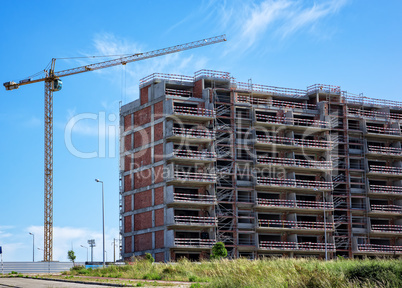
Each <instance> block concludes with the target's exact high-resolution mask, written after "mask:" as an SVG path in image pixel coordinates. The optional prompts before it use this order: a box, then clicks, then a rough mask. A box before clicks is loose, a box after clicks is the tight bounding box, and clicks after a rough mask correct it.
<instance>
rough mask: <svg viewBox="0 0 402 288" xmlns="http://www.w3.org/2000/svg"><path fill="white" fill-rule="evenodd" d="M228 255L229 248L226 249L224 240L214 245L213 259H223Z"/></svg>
mask: <svg viewBox="0 0 402 288" xmlns="http://www.w3.org/2000/svg"><path fill="white" fill-rule="evenodd" d="M226 256H228V250H226V248H225V244H223V242H217V243H216V244H215V245H214V246H213V247H212V255H211V259H222V258H224V257H226Z"/></svg>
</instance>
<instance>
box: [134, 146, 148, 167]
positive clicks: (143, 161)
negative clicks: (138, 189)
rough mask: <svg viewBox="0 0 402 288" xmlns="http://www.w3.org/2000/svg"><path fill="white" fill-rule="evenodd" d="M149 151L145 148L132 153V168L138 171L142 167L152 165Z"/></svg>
mask: <svg viewBox="0 0 402 288" xmlns="http://www.w3.org/2000/svg"><path fill="white" fill-rule="evenodd" d="M151 149H152V148H146V149H142V150H140V151H138V152H136V153H134V168H135V169H138V168H140V167H142V166H145V165H149V164H152V158H151V152H152V151H151Z"/></svg>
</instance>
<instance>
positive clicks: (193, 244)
mask: <svg viewBox="0 0 402 288" xmlns="http://www.w3.org/2000/svg"><path fill="white" fill-rule="evenodd" d="M215 243H216V240H215V239H199V238H174V246H175V247H177V248H195V249H197V248H198V249H199V248H201V249H205V248H207V249H209V248H212V246H214V244H215Z"/></svg>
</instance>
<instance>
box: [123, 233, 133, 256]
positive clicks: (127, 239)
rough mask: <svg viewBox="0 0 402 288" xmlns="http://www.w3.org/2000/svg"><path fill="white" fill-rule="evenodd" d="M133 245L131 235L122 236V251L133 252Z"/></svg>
mask: <svg viewBox="0 0 402 288" xmlns="http://www.w3.org/2000/svg"><path fill="white" fill-rule="evenodd" d="M132 245H133V237H131V236H128V237H124V252H125V253H131V252H133V250H132V248H131V246H132Z"/></svg>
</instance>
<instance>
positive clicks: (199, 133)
mask: <svg viewBox="0 0 402 288" xmlns="http://www.w3.org/2000/svg"><path fill="white" fill-rule="evenodd" d="M172 131H173V134H174V135H176V136H183V137H189V138H205V139H212V138H214V137H215V132H214V131H211V130H207V129H205V130H201V129H188V128H182V127H173V129H172Z"/></svg>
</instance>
